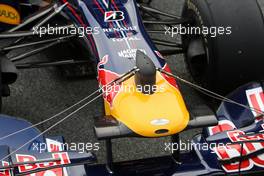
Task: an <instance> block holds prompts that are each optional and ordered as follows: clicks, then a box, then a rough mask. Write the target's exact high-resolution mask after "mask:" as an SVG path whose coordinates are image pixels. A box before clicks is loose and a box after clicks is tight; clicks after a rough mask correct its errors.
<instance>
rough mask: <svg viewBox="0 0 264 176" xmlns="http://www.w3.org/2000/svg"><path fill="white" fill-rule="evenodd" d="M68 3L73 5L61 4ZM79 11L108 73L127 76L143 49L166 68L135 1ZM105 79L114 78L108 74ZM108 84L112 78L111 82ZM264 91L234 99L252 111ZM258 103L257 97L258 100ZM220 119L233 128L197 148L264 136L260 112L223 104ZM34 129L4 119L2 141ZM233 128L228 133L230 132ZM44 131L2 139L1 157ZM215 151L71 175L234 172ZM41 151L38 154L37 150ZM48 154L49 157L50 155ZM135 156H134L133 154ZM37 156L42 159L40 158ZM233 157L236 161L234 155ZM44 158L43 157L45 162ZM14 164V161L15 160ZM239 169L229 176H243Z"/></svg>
mask: <svg viewBox="0 0 264 176" xmlns="http://www.w3.org/2000/svg"><path fill="white" fill-rule="evenodd" d="M61 2H63V3H65V2H67V0H61ZM74 2H75V6H76V7H77V9H78V12H76V10H75V9H74V8H73V7H72V6H71V5H68V6H67V9H65V12H66V13H67V14H68V16H69V17H70V18H71V19H72V21H74V22H75V24H76V26H78V27H90V28H91V29H93V30H94V33H93V34H89V35H86V36H85V37H84V42H85V44H86V46H87V48H88V49H89V50H90V51H91V52H92V53H93V55H94V56H95V58H97V63H100V61H101V59H102V58H103V57H105V56H108V58H109V60H108V62H106V63H104V64H103V65H101V66H102V68H103V69H104V70H106V71H108V72H111V73H115V74H118V75H120V74H123V73H126V72H127V71H129V70H130V69H132V68H133V67H134V66H135V58H134V56H135V51H136V50H142V51H143V52H145V53H146V54H147V55H148V56H149V57H150V58H151V59H152V60H153V62H154V64H155V65H156V67H157V68H164V67H165V65H166V62H165V60H164V59H163V58H162V56H161V55H160V54H159V52H157V49H156V47H155V46H154V44H153V43H152V42H151V40H150V38H149V36H148V34H147V33H146V31H145V28H144V26H143V23H142V20H141V17H140V12H139V10H138V8H137V5H136V2H135V1H134V0H114V1H112V3H111V5H110V6H108V5H109V4H108V1H107V0H75V1H74ZM109 11H114V12H115V11H119V12H122V15H123V17H124V19H123V20H120V21H112V22H105V13H106V12H109ZM105 76H106V77H107V76H111V75H107V74H105ZM105 79H107V78H105ZM254 88H261V89H262V84H261V83H250V84H248V85H245V86H242V87H240V88H238V89H237V90H236V91H234V92H233V93H231V94H230V95H229V96H228V97H229V98H230V99H232V100H234V101H237V102H239V103H241V104H243V105H246V106H252V105H251V104H250V103H249V99H248V96H247V91H248V90H251V89H254ZM253 98H254V97H253ZM217 118H218V120H219V122H223V124H224V123H227V124H224V125H226V126H227V127H226V126H225V127H223V128H222V127H210V128H204V129H203V131H202V133H201V134H199V135H196V136H194V137H193V139H192V143H193V144H196V145H210V144H212V143H214V144H219V143H223V144H227V143H230V142H231V140H230V136H228V135H227V131H234V130H240V131H243V132H245V133H247V132H253V133H259V132H261V131H263V130H264V129H263V120H262V119H261V120H259V119H257V120H255V115H254V112H252V110H250V109H245V108H242V107H239V106H237V105H233V104H231V103H228V102H223V103H222V104H221V105H220V107H219V109H218V111H217ZM29 126H31V124H30V123H28V122H26V121H24V120H21V119H15V118H13V117H8V116H5V115H1V116H0V129H1V130H0V138H1V137H3V136H5V135H7V134H10V133H13V132H16V131H18V130H20V129H23V128H26V127H29ZM225 128H228V130H225ZM39 134H40V132H39V131H38V130H37V129H35V128H30V129H28V130H26V131H24V132H22V133H19V134H17V135H14V136H12V137H10V138H6V139H3V140H0V145H1V146H2V148H1V150H0V156H5V155H6V154H7V153H10V151H12V150H15V149H16V148H18V147H19V146H21V145H23V144H24V143H26V142H27V141H29V140H30V139H32V138H34V137H36V136H37V135H39ZM53 140H55V141H60V142H61V143H63V139H62V138H61V137H57V138H53ZM45 142H46V137H44V136H40V137H38V138H37V139H36V140H35V141H34V143H45ZM32 144H33V143H31V144H28V145H26V146H25V147H23V148H22V149H21V150H19V151H16V153H15V154H17V153H20V152H22V153H25V152H28V153H30V152H32ZM214 149H215V148H212V150H211V149H209V150H208V148H207V149H206V150H205V149H204V148H196V149H193V150H191V151H189V152H187V153H184V154H181V156H180V163H179V162H175V161H174V160H173V158H172V157H171V156H164V157H159V158H149V159H143V160H137V161H127V162H121V163H115V164H114V173H113V174H110V173H109V171H108V169H107V167H106V165H104V164H102V165H90V164H87V165H80V166H74V167H68V174H69V175H74V176H83V175H88V176H107V175H116V176H124V175H126V176H130V175H133V176H134V175H144V176H147V175H159V176H163V175H164V176H167V175H174V176H178V175H179V176H182V175H221V174H222V175H225V174H226V173H227V172H228V170H225V169H224V168H223V165H222V164H221V163H220V162H219V156H218V155H217V154H216V152H215V150H214ZM35 152H36V151H35ZM47 153H48V152H47ZM128 154H129V153H128ZM35 155H37V154H36V153H35ZM85 157H86V160H90V161H91V162H93V161H95V158H94V156H93V155H88V156H87V155H86V156H85ZM229 157H232V156H229ZM262 157H263V156H262V155H261V157H260V160H262ZM40 158H42V157H40ZM9 161H10V162H13V161H12V158H9ZM250 163H251V166H250V167H248V168H246V169H245V170H243V173H245V174H249V173H251V172H257V171H263V168H264V165H263V167H262V166H261V165H256V164H254V163H253V165H252V162H251V161H250ZM238 172H239V170H237V171H232V172H228V173H229V174H234V175H237V174H238Z"/></svg>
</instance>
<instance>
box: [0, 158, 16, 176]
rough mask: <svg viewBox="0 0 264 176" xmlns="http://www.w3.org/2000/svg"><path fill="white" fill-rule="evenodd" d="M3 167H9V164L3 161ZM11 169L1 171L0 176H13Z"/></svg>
mask: <svg viewBox="0 0 264 176" xmlns="http://www.w3.org/2000/svg"><path fill="white" fill-rule="evenodd" d="M2 166H4V167H5V166H9V163H8V162H6V161H2ZM12 175H13V174H12V173H11V169H5V170H0V176H12Z"/></svg>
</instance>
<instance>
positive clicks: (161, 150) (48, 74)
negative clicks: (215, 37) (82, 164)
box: [3, 0, 264, 162]
mask: <svg viewBox="0 0 264 176" xmlns="http://www.w3.org/2000/svg"><path fill="white" fill-rule="evenodd" d="M182 4H183V0H178V1H175V0H164V1H157V0H156V1H155V0H154V3H153V6H154V7H156V8H159V9H161V10H164V11H166V12H170V13H173V14H178V15H179V14H180V13H181V9H182ZM261 4H262V7H263V4H264V3H263V0H262V1H261ZM169 39H170V40H177V39H176V38H174V39H171V38H169ZM61 52H63V51H61ZM13 54H14V53H13ZM45 58H47V55H45V54H38V55H36V56H34V57H31V58H30V60H35V61H36V60H42V59H45ZM167 58H168V62H169V64H170V67H171V68H172V70H173V72H174V73H177V74H178V75H180V76H182V77H184V78H186V79H188V80H191V78H190V76H189V74H188V71H187V69H186V66H185V63H184V61H183V57H182V55H177V56H172V57H167ZM180 87H181V90H182V93H183V95H184V98H185V100H186V103H187V104H188V105H189V106H190V107H193V106H196V105H199V104H202V103H203V100H201V98H199V96H198V95H197V92H195V91H193V90H192V89H191V88H189V87H188V86H185V85H182V84H180ZM97 88H98V85H97V81H96V79H77V80H68V79H66V78H65V77H64V76H63V75H62V74H61V72H60V70H59V69H58V68H45V69H31V70H21V71H20V74H19V78H18V80H17V82H16V83H15V84H13V85H12V86H11V97H8V98H4V100H3V113H4V114H8V115H12V116H17V117H21V118H25V119H27V120H29V121H30V122H32V123H37V122H39V121H42V120H44V119H46V118H48V117H51V116H52V115H54V114H56V113H58V112H60V111H61V110H64V109H65V108H67V107H69V106H70V105H72V104H74V103H76V102H77V101H79V100H81V99H82V98H84V97H86V96H87V95H89V94H90V93H91V92H93V91H94V90H96V89H97ZM163 103H165V102H163ZM102 108H103V106H102V100H97V101H95V102H94V103H93V104H91V105H89V106H88V107H87V108H84V109H83V110H82V111H80V112H79V113H77V114H75V115H73V116H72V117H71V118H70V119H68V120H66V121H65V122H63V123H62V124H60V125H59V126H57V127H56V128H54V129H53V130H51V131H50V132H49V133H48V135H55V136H57V135H63V136H64V137H65V139H66V141H67V142H68V143H72V142H74V143H92V144H94V143H97V142H99V143H100V144H99V147H100V149H99V151H92V152H95V153H96V155H97V156H98V159H99V162H104V161H105V146H104V142H103V141H97V140H96V139H95V136H94V133H93V128H92V127H93V117H94V116H96V115H100V114H102ZM63 117H65V115H64V116H63ZM52 124H54V121H52V122H49V123H46V124H44V125H41V126H40V127H39V128H40V130H45V129H46V128H48V127H49V126H50V125H52ZM198 131H199V130H195V131H191V132H190V131H189V132H184V133H182V134H181V137H182V138H183V139H184V141H188V140H191V137H192V136H193V135H194V134H195V133H197V132H198ZM166 142H170V138H169V137H167V138H159V139H137V138H133V139H132V138H129V139H127V138H123V139H115V140H113V151H114V160H115V161H121V160H132V159H139V158H146V157H153V156H160V155H164V154H169V152H168V151H165V143H166ZM95 148H96V147H94V149H95Z"/></svg>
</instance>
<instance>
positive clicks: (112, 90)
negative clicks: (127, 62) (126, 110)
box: [97, 55, 121, 105]
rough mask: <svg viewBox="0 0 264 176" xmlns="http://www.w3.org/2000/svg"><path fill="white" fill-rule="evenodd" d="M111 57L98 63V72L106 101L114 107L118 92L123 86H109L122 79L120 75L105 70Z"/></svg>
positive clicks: (105, 57)
mask: <svg viewBox="0 0 264 176" xmlns="http://www.w3.org/2000/svg"><path fill="white" fill-rule="evenodd" d="M108 60H109V55H106V56H104V57H103V58H102V59H101V61H100V62H99V63H98V66H97V71H98V78H97V79H98V82H99V84H100V86H101V87H103V89H102V90H103V92H104V99H105V100H106V101H107V102H108V103H109V104H110V105H112V102H113V100H114V98H115V97H116V95H117V94H118V92H119V91H120V89H121V85H117V84H113V85H109V86H107V85H108V84H109V83H110V82H112V81H113V80H115V79H117V78H118V77H120V75H119V74H117V73H115V72H112V71H110V70H106V69H104V65H105V64H106V63H107V62H108Z"/></svg>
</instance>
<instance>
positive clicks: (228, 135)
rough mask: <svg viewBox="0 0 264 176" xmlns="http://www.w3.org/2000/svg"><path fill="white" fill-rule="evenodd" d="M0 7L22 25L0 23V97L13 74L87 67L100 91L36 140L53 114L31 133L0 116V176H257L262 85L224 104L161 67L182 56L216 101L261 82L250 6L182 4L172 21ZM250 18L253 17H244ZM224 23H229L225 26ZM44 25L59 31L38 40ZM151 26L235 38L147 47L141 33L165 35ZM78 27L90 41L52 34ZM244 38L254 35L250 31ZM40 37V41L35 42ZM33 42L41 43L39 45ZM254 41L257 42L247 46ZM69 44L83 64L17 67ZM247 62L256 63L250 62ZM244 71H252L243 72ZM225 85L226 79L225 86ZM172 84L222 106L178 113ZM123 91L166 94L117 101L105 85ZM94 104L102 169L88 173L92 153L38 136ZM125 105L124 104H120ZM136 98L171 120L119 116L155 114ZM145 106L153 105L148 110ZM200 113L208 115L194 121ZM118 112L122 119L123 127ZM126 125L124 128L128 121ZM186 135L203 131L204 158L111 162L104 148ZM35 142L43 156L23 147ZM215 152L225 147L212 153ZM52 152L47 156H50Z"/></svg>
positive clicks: (86, 10)
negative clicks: (99, 111)
mask: <svg viewBox="0 0 264 176" xmlns="http://www.w3.org/2000/svg"><path fill="white" fill-rule="evenodd" d="M0 2H1V1H0ZM3 3H4V4H6V5H9V6H11V7H13V8H14V9H17V13H18V14H19V15H20V18H21V19H22V20H21V21H22V22H19V23H18V24H12V23H8V24H7V23H5V24H4V23H3V24H2V25H1V30H2V31H3V32H2V33H0V39H8V40H9V41H11V44H9V45H6V46H4V47H2V48H0V51H1V71H2V74H1V82H2V83H1V87H2V92H1V93H2V95H3V96H7V95H9V93H10V92H9V87H8V86H9V85H10V84H12V83H14V82H15V81H16V78H17V69H25V68H39V67H48V66H61V65H76V64H79V65H80V64H81V65H88V64H89V65H92V66H91V67H93V66H94V64H95V65H96V66H97V76H98V83H99V85H100V88H99V89H98V90H97V91H95V92H94V93H93V94H91V95H89V96H88V97H86V98H85V99H83V100H82V101H81V102H78V103H76V104H75V105H73V106H71V107H69V108H68V109H66V110H65V111H64V112H66V111H68V110H70V109H71V108H72V107H75V106H76V105H80V104H81V103H83V102H85V104H83V105H81V106H80V107H79V108H78V109H77V110H75V111H73V112H71V113H70V114H69V115H67V116H66V117H64V118H62V119H61V120H59V121H58V122H56V123H55V124H53V125H52V126H51V127H50V128H48V129H46V130H45V131H43V132H40V131H38V129H37V128H36V126H38V125H40V124H42V123H45V122H46V121H49V120H50V119H54V118H56V117H58V116H59V115H61V114H62V113H60V114H56V115H55V116H53V117H52V118H49V119H46V120H45V121H44V122H40V123H38V124H35V125H32V124H30V123H29V122H26V121H23V120H20V119H14V118H12V117H9V116H6V115H1V123H0V126H1V133H0V134H1V138H0V144H1V145H0V148H1V149H0V155H1V158H2V159H1V161H2V163H1V165H2V166H1V167H0V169H1V171H0V175H1V174H2V175H30V174H36V175H52V174H53V175H76V176H77V175H102V176H103V175H226V174H228V175H248V174H250V175H251V174H256V175H257V174H261V173H262V172H263V167H264V160H263V152H264V151H263V138H264V137H263V130H264V125H263V109H262V108H263V107H264V101H263V89H262V88H263V85H262V82H251V83H249V84H246V85H243V86H241V87H239V88H238V89H236V90H235V91H233V92H232V93H230V94H228V95H227V96H226V97H224V96H221V95H220V94H218V93H215V92H212V91H210V90H208V89H205V88H203V87H201V86H199V85H197V84H193V83H191V82H189V81H187V80H184V79H182V78H181V77H179V76H177V75H174V74H173V73H171V71H170V69H169V67H168V65H167V63H166V60H165V58H164V56H166V55H174V54H184V55H185V57H186V62H187V65H188V66H189V69H190V72H191V74H192V76H193V77H194V79H195V80H196V81H197V82H198V83H200V84H201V85H203V86H206V87H208V88H211V89H212V90H215V91H217V92H222V93H226V92H228V91H230V90H231V89H234V87H237V86H238V85H242V83H245V82H248V81H252V80H258V79H260V78H261V76H260V77H258V76H256V75H260V74H259V72H258V73H256V70H257V71H259V70H260V69H259V67H260V66H261V63H262V61H261V60H260V59H259V55H260V54H261V50H262V48H261V47H260V46H261V45H258V46H256V47H252V46H251V45H252V43H253V41H254V42H255V41H256V40H255V39H256V38H258V40H257V42H261V41H262V40H263V33H260V32H258V31H261V29H262V28H263V17H262V13H261V12H260V8H259V5H258V4H257V2H256V1H252V0H251V1H243V2H240V1H239V2H238V1H235V2H234V1H230V0H229V1H228V0H223V1H221V2H220V1H212V2H211V5H208V4H209V3H210V2H209V0H207V1H202V0H200V1H198V0H197V1H193V0H188V1H186V4H185V7H184V10H183V12H182V16H181V17H179V16H176V15H172V14H168V13H165V12H162V11H159V10H157V9H154V8H152V7H150V4H151V1H147V2H142V1H133V0H113V1H106V0H98V1H97V0H94V1H88V0H85V1H81V0H76V1H75V0H73V1H67V0H61V1H55V2H52V3H51V2H48V3H47V4H48V5H47V6H45V7H41V8H40V7H38V4H32V3H30V2H23V3H19V2H18V1H3ZM41 4H43V3H41ZM44 4H46V3H44ZM226 4H228V8H225V9H222V8H224V7H226ZM238 7H241V8H244V11H243V12H240V11H237V13H236V15H234V13H232V15H233V16H234V18H231V17H230V14H229V16H228V15H227V16H224V15H223V14H222V17H220V16H221V15H220V14H221V10H223V11H225V12H230V13H231V12H232V11H233V10H235V9H236V8H238ZM246 7H247V8H246ZM254 10H255V11H256V12H252V11H254ZM32 12H34V14H33V15H30V16H29V17H25V16H28V14H30V13H32ZM209 12H211V13H209ZM245 14H246V15H247V20H250V21H247V22H248V23H250V24H248V25H251V26H253V27H254V29H248V28H246V29H244V28H241V26H242V25H245V24H242V23H244V21H243V20H244V19H242V20H241V17H245ZM232 15H231V16H232ZM223 16H224V17H223ZM142 17H143V19H142ZM162 17H166V19H165V20H164V19H163V18H162ZM225 17H229V18H230V19H231V20H226V21H225V20H224V19H225ZM53 18H55V19H56V20H57V21H59V22H60V23H61V24H62V26H59V27H58V26H56V27H57V28H56V29H55V30H54V28H53V30H52V31H49V30H45V31H43V30H42V28H41V27H47V25H51V24H52V23H49V24H48V22H50V21H52V20H51V19H53ZM153 24H154V25H161V26H166V30H167V32H168V29H171V28H173V27H174V26H175V25H183V26H185V27H188V26H195V27H204V26H212V25H213V24H214V25H215V26H221V25H223V26H225V27H226V26H228V25H231V27H236V29H237V30H236V31H235V32H234V34H232V37H231V39H232V40H230V41H228V40H227V37H228V36H218V37H217V38H214V37H212V36H204V35H194V34H191V35H182V36H181V37H182V42H181V43H176V42H171V41H164V40H160V39H151V38H150V37H149V35H148V34H150V33H155V34H164V33H166V31H165V30H164V29H162V30H160V29H158V30H153V29H148V28H147V26H148V25H153ZM53 25H54V24H53ZM245 26H247V25H245ZM53 27H54V26H53ZM80 27H83V28H82V29H84V28H85V29H88V33H89V34H85V35H83V36H82V38H78V36H77V35H78V34H79V33H78V34H70V35H60V34H59V32H58V31H60V30H67V29H76V28H80ZM253 27H252V28H253ZM22 29H23V30H22ZM43 29H44V28H43ZM253 30H254V31H255V32H252V31H253ZM56 31H57V32H56ZM42 32H44V33H43V34H42ZM49 32H52V34H54V32H55V34H56V35H52V36H49V35H48V34H49ZM79 32H80V31H79ZM86 32H87V31H86ZM244 33H247V34H248V35H249V36H248V37H245V39H244V40H245V41H246V42H247V44H244V45H240V44H241V43H243V42H244V40H242V41H240V42H238V39H239V38H240V37H241V35H243V34H244ZM39 35H43V37H42V38H41V40H40V39H39ZM228 35H231V34H228ZM256 35H258V36H257V37H256ZM11 39H12V40H11ZM13 39H15V40H13ZM227 41H228V42H227ZM69 42H74V44H76V43H78V46H77V47H75V49H76V50H78V51H79V50H81V51H82V53H84V56H85V58H89V59H84V60H80V59H78V58H74V59H72V60H56V61H51V62H25V63H21V62H18V61H22V60H24V59H26V58H27V57H29V56H32V55H34V54H37V53H39V52H42V51H44V50H48V49H49V48H52V47H54V46H55V45H58V44H62V43H69ZM155 44H156V45H162V46H167V47H170V49H166V50H160V51H158V49H157V48H156V46H155ZM39 45H40V47H39V48H35V49H32V50H31V51H29V52H26V53H22V54H19V55H17V56H13V57H11V58H8V57H7V56H6V55H7V54H8V52H10V51H11V50H15V49H20V48H24V47H30V46H39ZM79 48H81V49H79ZM222 53H225V54H224V55H223V54H222ZM255 55H256V57H254V56H255ZM249 57H252V58H251V60H250V61H251V62H250V63H251V66H250V67H249V69H248V68H247V67H245V65H246V64H248V63H249V59H248V58H249ZM231 58H232V60H231ZM237 59H240V62H241V64H238V65H237V64H236V66H237V68H238V70H239V71H238V70H236V69H233V68H234V65H232V63H238V62H237ZM230 60H231V61H230ZM252 67H254V68H256V69H253V70H252ZM224 69H225V71H224ZM212 70H213V71H212ZM226 72H228V74H227V73H226ZM227 76H229V77H230V79H226V77H227ZM238 78H240V79H238ZM175 79H176V80H177V81H180V82H183V83H185V84H187V85H189V86H191V87H193V88H195V89H197V90H198V91H200V92H201V93H203V94H205V95H209V96H210V97H213V98H215V99H218V100H221V104H220V106H219V108H218V109H217V110H216V111H215V112H211V111H210V113H208V107H207V106H205V107H202V109H198V110H196V109H192V110H187V109H188V108H186V107H185V105H184V102H183V99H182V97H181V94H180V91H179V88H178V86H177V83H176V81H175ZM233 79H237V81H233ZM131 80H133V81H131ZM230 80H231V81H230ZM131 82H133V83H131ZM134 82H135V83H134ZM126 83H131V85H134V84H136V85H137V86H138V85H139V86H148V87H153V86H154V85H165V86H167V87H166V91H165V93H166V94H165V93H164V94H161V96H158V95H157V93H156V92H155V91H156V89H155V90H150V91H149V90H147V91H146V90H140V93H138V92H137V93H135V94H132V96H131V95H129V96H128V94H124V95H122V96H123V97H122V96H121V95H120V94H121V93H120V91H118V93H120V94H116V93H115V92H111V91H110V92H108V91H109V90H108V89H107V88H109V87H108V86H110V88H117V89H118V90H119V89H120V86H124V85H126ZM220 85H221V86H222V85H224V87H220ZM171 92H173V93H171ZM101 96H103V97H104V104H105V109H104V110H105V116H104V117H98V118H96V119H95V127H94V131H95V135H96V137H97V138H98V139H100V140H105V141H106V148H107V151H106V152H107V163H106V164H102V165H98V164H97V165H96V156H94V155H93V154H92V153H82V154H80V153H78V152H74V151H68V150H67V149H66V148H62V147H61V144H63V143H64V140H63V138H62V137H47V136H44V134H45V133H46V132H47V131H48V130H50V129H52V128H54V127H55V126H56V125H58V124H60V123H62V122H63V121H64V120H66V119H68V118H70V117H71V115H72V114H74V113H76V112H78V111H79V110H80V109H83V108H84V107H86V106H87V105H88V104H90V103H92V102H93V101H94V100H95V99H97V98H99V97H101ZM126 96H128V97H130V98H131V99H130V98H128V99H125V98H124V97H126ZM145 96H152V97H154V96H157V99H158V100H159V101H161V102H164V101H168V104H165V105H163V106H162V105H160V106H161V109H162V110H163V111H162V112H157V113H156V114H158V115H164V114H169V115H168V116H170V115H171V116H173V117H175V116H178V117H177V118H176V119H175V118H170V119H169V120H168V119H154V120H152V121H151V123H152V126H150V125H149V123H148V122H145V121H143V120H142V119H141V118H140V119H139V118H138V117H136V116H138V115H139V114H137V113H135V111H131V112H130V113H128V112H129V110H130V109H129V108H131V109H132V110H133V108H134V109H135V108H139V109H142V110H144V111H146V113H145V115H144V118H145V119H148V114H150V112H152V111H154V110H153V106H151V107H148V106H147V105H148V104H150V103H142V102H146V101H145V100H146V97H145ZM120 97H121V98H122V99H121V98H120ZM134 97H138V99H140V100H142V101H135V100H134ZM164 97H167V99H164ZM171 97H172V98H171ZM125 100H126V101H129V102H132V101H133V103H131V104H133V106H132V105H131V106H130V105H128V104H126V105H124V106H123V104H122V103H121V102H122V101H125ZM143 100H144V101H143ZM153 101H154V100H153ZM154 103H156V104H157V102H156V101H154ZM204 108H205V109H206V110H207V113H203V112H204V111H203V110H204ZM122 109H125V111H122ZM189 111H190V112H189ZM124 113H125V117H126V118H125V119H123V118H122V117H123V116H124V115H123V116H122V114H124ZM140 113H144V112H140ZM120 114H121V115H120ZM130 119H132V120H131V121H130ZM169 122H173V125H171V126H170V125H167V123H169ZM153 124H154V125H153ZM165 125H167V126H166V128H165V127H163V128H160V126H165ZM153 126H155V128H154V127H153ZM157 126H158V127H157ZM194 128H203V131H202V133H201V134H199V135H197V136H195V137H194V138H193V139H192V143H193V144H197V145H204V144H206V145H210V144H216V146H215V147H213V148H210V150H204V149H203V148H198V149H197V148H196V149H194V150H192V151H190V152H188V153H184V154H182V153H180V151H179V150H174V151H173V152H172V155H171V156H164V157H159V158H149V159H143V160H137V161H127V162H120V163H114V162H113V157H112V145H111V139H113V138H121V137H162V136H172V143H173V144H178V143H179V135H178V134H179V133H180V132H181V131H183V130H188V129H194ZM36 141H37V143H40V144H46V145H47V146H48V147H47V149H46V151H45V152H44V153H41V152H39V151H34V150H33V148H32V147H33V144H35V143H36ZM222 143H223V144H225V145H224V146H218V145H217V144H222ZM54 146H56V147H55V148H54Z"/></svg>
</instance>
